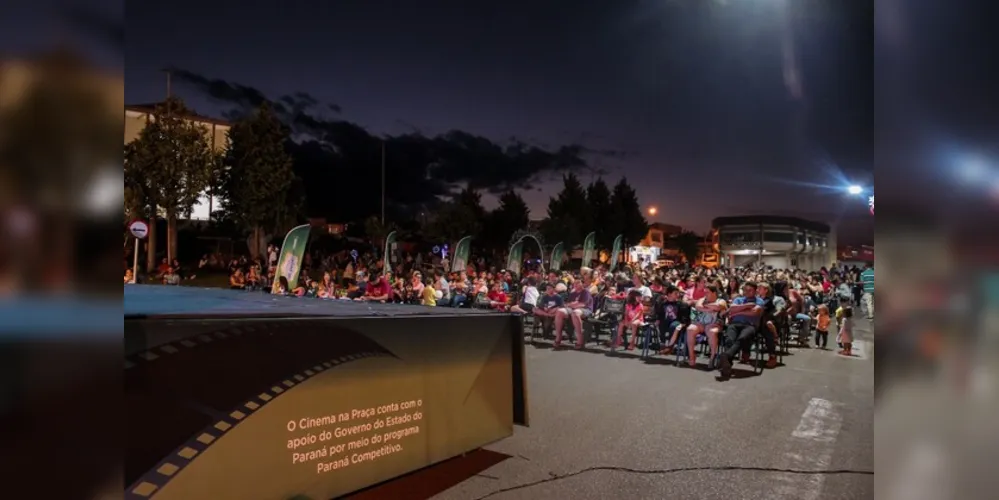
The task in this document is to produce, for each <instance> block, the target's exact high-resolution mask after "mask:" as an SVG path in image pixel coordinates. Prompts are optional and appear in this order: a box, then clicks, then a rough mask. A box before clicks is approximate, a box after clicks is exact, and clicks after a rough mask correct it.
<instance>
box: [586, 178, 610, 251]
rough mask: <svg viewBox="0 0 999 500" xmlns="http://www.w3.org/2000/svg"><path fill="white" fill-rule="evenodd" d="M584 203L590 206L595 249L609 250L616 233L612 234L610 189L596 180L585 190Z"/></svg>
mask: <svg viewBox="0 0 999 500" xmlns="http://www.w3.org/2000/svg"><path fill="white" fill-rule="evenodd" d="M586 201H587V203H589V206H590V221H591V223H592V230H593V231H596V232H597V247H598V248H610V246H611V245H612V244H613V243H614V238H616V237H617V235H618V233H615V232H614V211H613V205H611V192H610V188H609V187H607V183H606V182H604V180H603V179H597V180H596V181H594V182H592V183H590V185H589V186H588V187H587V188H586Z"/></svg>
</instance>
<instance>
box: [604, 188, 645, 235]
mask: <svg viewBox="0 0 999 500" xmlns="http://www.w3.org/2000/svg"><path fill="white" fill-rule="evenodd" d="M611 212H612V213H613V214H614V217H613V226H612V227H613V229H614V235H615V237H616V235H618V234H622V235H624V241H625V244H626V245H633V244H635V243H638V242H639V241H641V240H642V238H644V237H645V235H646V234H647V233H648V232H649V223H648V221H646V220H645V216H644V215H643V214H642V207H641V205H639V203H638V195H636V194H635V189H634V188H632V187H631V185H630V184H628V179H627V178H625V177H622V178H621V180H620V181H619V182H618V183H617V184H616V185H615V186H614V191H613V193H612V194H611Z"/></svg>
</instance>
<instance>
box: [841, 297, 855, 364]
mask: <svg viewBox="0 0 999 500" xmlns="http://www.w3.org/2000/svg"><path fill="white" fill-rule="evenodd" d="M838 342H839V343H841V344H843V350H842V351H839V354H840V355H841V356H853V308H852V307H849V306H847V307H844V308H843V321H841V322H840V325H839V339H838Z"/></svg>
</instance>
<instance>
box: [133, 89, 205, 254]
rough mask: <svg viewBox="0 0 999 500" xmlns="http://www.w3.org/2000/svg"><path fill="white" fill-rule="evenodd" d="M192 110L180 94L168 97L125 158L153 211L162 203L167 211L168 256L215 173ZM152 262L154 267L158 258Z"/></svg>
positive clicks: (173, 252)
mask: <svg viewBox="0 0 999 500" xmlns="http://www.w3.org/2000/svg"><path fill="white" fill-rule="evenodd" d="M190 115H191V113H190V112H189V111H188V110H187V108H186V107H185V106H184V103H183V102H182V101H181V100H180V99H177V98H174V97H172V98H169V99H167V100H166V101H165V102H163V103H162V104H160V105H159V106H157V107H156V110H155V111H154V112H153V116H152V119H150V120H149V123H148V124H147V125H146V126H145V127H144V128H143V129H142V132H140V133H139V137H138V138H136V139H135V141H133V142H132V147H131V148H129V149H128V151H127V153H128V154H129V156H128V157H127V158H126V159H125V162H126V163H127V165H128V168H129V170H130V171H131V172H130V175H131V176H132V178H133V179H140V180H138V181H137V182H139V183H140V184H141V185H142V186H143V192H144V193H145V195H146V199H147V200H148V202H149V204H150V212H151V214H157V213H158V210H159V209H162V210H163V211H164V213H165V214H166V219H167V258H169V259H173V258H175V257H176V255H177V218H178V217H179V216H181V215H190V213H191V210H192V209H193V208H194V205H195V204H196V203H197V202H198V198H199V197H200V196H201V194H202V193H204V192H205V190H206V189H207V188H208V184H209V181H210V179H211V176H212V162H213V157H212V151H211V148H210V146H209V144H208V140H207V139H206V137H205V133H204V130H202V128H201V127H200V126H199V125H197V124H196V123H194V122H193V121H190V120H188V119H187V117H188V116H190ZM152 245H153V240H152V239H150V247H151V248H152ZM149 253H150V254H153V253H155V252H153V251H150V252H149ZM150 260H152V259H150ZM148 264H149V267H150V270H152V267H153V264H154V262H149V263H148Z"/></svg>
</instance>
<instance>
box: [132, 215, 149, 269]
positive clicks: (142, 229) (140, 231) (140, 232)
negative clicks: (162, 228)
mask: <svg viewBox="0 0 999 500" xmlns="http://www.w3.org/2000/svg"><path fill="white" fill-rule="evenodd" d="M128 232H130V233H132V237H133V238H135V255H134V256H133V261H132V283H138V282H139V240H144V239H146V236H148V235H149V225H148V224H146V223H145V221H141V220H134V221H132V222H131V224H129V225H128Z"/></svg>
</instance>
